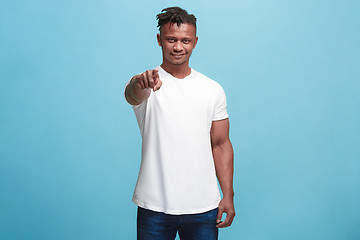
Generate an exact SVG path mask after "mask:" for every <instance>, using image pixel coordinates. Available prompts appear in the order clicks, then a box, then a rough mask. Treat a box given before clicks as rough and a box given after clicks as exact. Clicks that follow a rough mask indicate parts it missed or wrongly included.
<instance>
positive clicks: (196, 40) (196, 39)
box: [193, 36, 199, 49]
mask: <svg viewBox="0 0 360 240" xmlns="http://www.w3.org/2000/svg"><path fill="white" fill-rule="evenodd" d="M198 39H199V38H198V36H196V38H195V43H194V47H193V49H194V48H195V47H196V44H197V42H198Z"/></svg>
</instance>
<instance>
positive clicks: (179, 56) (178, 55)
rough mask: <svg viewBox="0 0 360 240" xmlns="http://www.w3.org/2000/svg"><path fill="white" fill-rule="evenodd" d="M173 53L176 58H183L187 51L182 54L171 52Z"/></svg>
mask: <svg viewBox="0 0 360 240" xmlns="http://www.w3.org/2000/svg"><path fill="white" fill-rule="evenodd" d="M171 55H172V56H173V57H174V58H182V56H184V55H185V53H182V54H174V53H171Z"/></svg>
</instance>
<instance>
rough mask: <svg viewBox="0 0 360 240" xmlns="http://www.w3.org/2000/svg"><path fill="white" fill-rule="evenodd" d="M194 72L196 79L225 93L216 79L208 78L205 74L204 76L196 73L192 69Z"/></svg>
mask: <svg viewBox="0 0 360 240" xmlns="http://www.w3.org/2000/svg"><path fill="white" fill-rule="evenodd" d="M192 71H193V73H194V77H195V78H196V79H197V80H198V81H200V82H201V83H203V84H206V85H207V86H209V87H211V88H213V89H215V90H217V91H223V88H222V86H221V85H220V83H218V82H217V81H215V80H214V79H212V78H210V77H208V76H206V75H205V74H202V73H200V72H198V71H196V70H195V69H192Z"/></svg>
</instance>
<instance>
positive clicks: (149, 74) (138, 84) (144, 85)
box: [125, 69, 162, 105]
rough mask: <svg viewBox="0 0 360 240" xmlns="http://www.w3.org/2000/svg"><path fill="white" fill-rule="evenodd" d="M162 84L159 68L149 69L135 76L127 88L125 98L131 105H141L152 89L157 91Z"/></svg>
mask: <svg viewBox="0 0 360 240" xmlns="http://www.w3.org/2000/svg"><path fill="white" fill-rule="evenodd" d="M161 85H162V82H161V80H160V79H159V74H158V70H157V69H153V70H147V71H145V72H143V73H142V74H139V75H136V76H134V77H133V78H132V79H131V80H130V82H129V84H128V85H127V86H126V88H125V98H126V101H127V102H128V103H130V104H131V105H139V104H140V103H142V102H144V101H145V100H146V99H148V98H149V97H150V94H151V89H153V91H154V92H155V91H157V90H159V89H160V87H161Z"/></svg>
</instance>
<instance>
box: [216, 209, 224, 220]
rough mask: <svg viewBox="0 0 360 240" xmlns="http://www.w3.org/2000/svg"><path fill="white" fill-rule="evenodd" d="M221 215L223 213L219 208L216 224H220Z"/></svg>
mask: <svg viewBox="0 0 360 240" xmlns="http://www.w3.org/2000/svg"><path fill="white" fill-rule="evenodd" d="M223 213H224V211H223V210H222V209H220V208H219V210H218V214H217V217H216V223H220V222H221V218H222V215H223Z"/></svg>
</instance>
